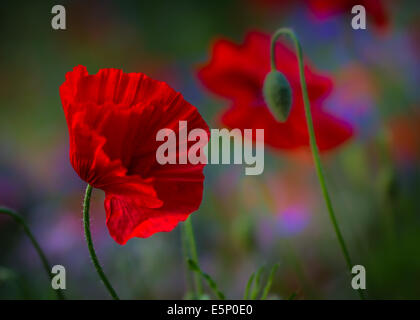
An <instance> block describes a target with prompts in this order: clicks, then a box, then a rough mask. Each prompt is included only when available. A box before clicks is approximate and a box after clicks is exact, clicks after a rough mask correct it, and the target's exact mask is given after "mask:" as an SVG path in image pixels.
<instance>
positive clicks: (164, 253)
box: [0, 0, 420, 299]
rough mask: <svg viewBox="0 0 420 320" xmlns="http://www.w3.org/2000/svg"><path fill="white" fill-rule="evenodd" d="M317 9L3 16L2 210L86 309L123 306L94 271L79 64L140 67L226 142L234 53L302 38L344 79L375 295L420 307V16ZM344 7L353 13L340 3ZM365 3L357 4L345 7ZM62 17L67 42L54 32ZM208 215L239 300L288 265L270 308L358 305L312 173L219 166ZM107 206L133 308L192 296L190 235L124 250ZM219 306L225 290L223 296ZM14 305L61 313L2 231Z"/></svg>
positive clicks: (341, 158)
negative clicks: (68, 110)
mask: <svg viewBox="0 0 420 320" xmlns="http://www.w3.org/2000/svg"><path fill="white" fill-rule="evenodd" d="M310 2H311V1H286V0H283V1H282V0H277V1H276V0H265V1H258V0H236V1H225V0H223V1H222V0H212V1H193V0H192V1H185V0H183V1H99V0H97V1H81V0H72V1H42V2H41V1H36V2H35V1H2V3H1V4H0V8H1V13H0V15H1V16H0V24H1V28H0V30H1V33H2V37H1V39H2V40H1V49H0V53H1V59H0V70H1V73H0V205H4V206H8V207H11V208H13V209H15V210H17V211H18V212H20V213H21V214H22V215H23V216H24V217H25V219H26V220H27V222H28V224H29V225H30V227H31V229H32V230H33V232H34V234H35V236H36V237H37V238H38V239H39V241H40V243H41V245H42V247H43V248H44V249H45V251H46V253H47V255H48V258H49V260H50V261H51V263H52V264H61V265H64V266H65V268H66V271H67V290H66V295H67V297H68V298H73V299H101V298H108V293H107V292H106V291H105V289H104V287H103V286H102V284H101V283H100V281H99V278H98V276H97V274H96V273H95V271H94V268H93V266H92V265H91V263H90V259H89V255H88V251H87V247H86V243H85V241H84V236H83V229H82V215H81V203H82V196H83V193H84V188H85V184H84V183H83V182H82V181H81V180H80V179H79V177H78V176H77V174H76V173H75V172H74V171H73V169H72V167H71V165H70V162H69V154H68V148H69V144H68V132H67V126H66V122H65V118H64V114H63V111H62V107H61V102H60V98H59V91H58V88H59V86H60V85H61V83H62V82H63V81H64V75H65V73H66V72H67V71H70V70H71V69H72V68H73V67H74V66H76V65H78V64H82V65H85V66H87V69H88V71H89V72H90V73H96V72H97V71H98V70H99V69H100V68H106V67H115V68H122V69H123V70H124V71H126V72H144V73H146V74H147V75H149V76H151V77H152V78H155V79H159V80H163V81H166V82H167V83H168V84H169V85H171V86H172V87H173V88H175V89H176V90H178V91H180V92H182V94H183V95H184V97H185V98H186V99H187V100H188V101H190V102H191V103H192V104H194V105H195V106H197V108H198V109H199V111H200V113H201V114H202V115H203V117H204V119H205V120H206V121H207V122H208V123H209V125H210V126H212V127H216V128H218V127H220V124H219V121H218V116H219V114H220V112H221V111H223V110H225V109H226V108H227V107H228V105H229V103H228V102H227V101H225V100H223V99H220V98H217V97H216V96H214V95H213V94H212V93H210V92H208V91H207V90H206V89H205V88H204V87H203V86H202V85H201V84H200V83H199V81H198V79H197V77H196V71H197V66H198V65H199V64H200V63H203V62H206V61H208V60H209V58H210V50H211V45H212V43H214V41H215V40H216V39H218V38H220V37H223V38H227V39H231V40H232V41H234V42H236V43H242V41H243V39H244V36H245V34H246V33H247V32H248V31H250V30H260V31H264V32H267V33H272V32H273V31H274V30H275V29H277V28H278V27H281V26H290V27H293V28H294V29H295V31H296V32H297V34H298V35H299V37H300V39H301V42H302V45H303V48H304V51H305V54H306V56H308V57H309V58H310V60H311V61H312V63H313V65H315V66H316V67H317V69H318V70H321V71H322V72H324V73H327V74H329V75H330V76H331V77H332V78H333V79H334V90H333V92H332V94H331V95H330V97H329V98H328V100H327V101H326V103H325V104H326V107H327V108H328V109H329V110H330V111H331V112H332V113H334V114H337V115H339V116H341V117H343V118H345V119H346V120H348V121H349V122H351V124H352V125H353V126H354V128H355V130H356V133H355V136H354V138H353V139H352V140H351V141H349V142H348V143H346V144H345V145H343V146H341V147H340V148H338V149H335V150H333V151H332V152H329V153H328V154H326V155H325V156H324V157H323V160H324V165H325V171H326V173H327V179H328V185H329V187H330V190H331V193H332V198H333V203H334V206H335V208H336V212H337V215H338V219H339V221H340V224H341V226H342V231H343V234H344V237H345V239H346V240H347V243H348V246H349V249H350V251H351V255H352V257H353V260H354V263H357V264H362V265H364V266H365V267H366V271H367V288H368V297H369V298H372V299H403V298H405V299H419V298H420V249H419V243H420V232H419V230H420V210H419V209H420V202H419V190H420V177H419V157H420V131H419V120H420V112H419V107H420V91H419V90H418V84H419V83H420V68H419V53H420V24H419V21H420V3H419V2H418V1H416V0H413V1H408V0H406V1H381V3H382V5H383V6H384V8H385V15H386V21H385V22H383V21H382V22H380V23H377V22H375V21H373V18H372V17H371V16H369V15H368V28H367V30H364V31H354V30H352V29H351V26H350V21H351V17H352V16H351V14H350V11H349V10H347V11H345V12H340V11H338V12H334V13H333V14H329V15H327V16H320V15H317V14H315V13H314V11H313V8H312V7H311V5H310ZM337 2H338V1H337ZM343 2H346V3H352V2H354V4H357V1H343ZM55 4H62V5H64V6H65V8H66V11H67V30H65V31H60V30H59V31H56V30H53V29H52V28H51V18H52V16H53V15H52V14H51V8H52V6H53V5H55ZM205 175H206V180H205V189H204V199H203V203H202V205H201V207H200V209H199V210H198V211H197V212H196V213H194V214H193V216H192V221H193V224H194V228H195V234H196V240H197V246H198V254H199V261H200V265H201V267H202V269H203V270H204V271H205V272H207V273H209V274H211V275H212V277H213V278H214V279H215V280H216V282H217V283H218V284H219V287H220V289H221V290H222V291H223V292H224V293H225V294H226V295H227V297H228V298H241V297H242V296H243V292H244V289H245V286H246V282H247V280H248V278H249V276H250V275H251V273H252V272H254V271H255V270H256V269H257V268H258V267H260V266H262V265H268V266H271V265H273V264H274V263H279V266H280V267H279V269H278V272H277V274H276V277H275V279H274V283H273V287H272V290H271V294H270V297H271V298H274V299H285V298H287V297H288V296H290V294H291V293H293V292H296V293H297V297H296V298H297V299H344V298H346V299H356V298H357V294H356V292H355V291H354V290H352V289H351V286H350V283H349V278H348V274H347V273H346V266H345V263H344V259H343V257H342V254H341V252H340V249H339V246H338V243H337V241H336V238H335V234H334V232H333V229H332V227H331V224H330V221H329V220H328V213H327V211H326V208H325V205H324V202H323V199H322V197H321V193H320V189H319V185H318V182H317V179H316V176H315V171H314V169H313V166H312V164H311V160H310V157H308V154H307V152H306V151H305V150H302V152H293V153H290V152H288V153H282V152H274V151H272V150H270V149H269V148H266V150H265V170H264V173H263V174H262V175H260V176H246V175H245V174H244V167H242V166H240V165H223V166H222V165H220V166H216V165H209V166H207V167H206V169H205ZM103 198H104V195H103V193H102V191H100V190H94V193H93V202H92V210H91V215H92V233H93V239H94V243H95V246H96V249H97V253H98V256H99V259H100V261H101V263H102V265H103V266H104V269H105V271H106V273H107V275H108V277H109V279H110V281H111V282H112V283H113V285H114V287H115V289H116V290H117V292H118V293H119V295H120V296H121V297H122V298H129V299H171V298H176V299H178V298H184V297H185V296H186V295H187V293H188V288H189V285H188V277H186V271H185V263H184V259H183V255H182V246H181V239H180V228H179V227H177V228H176V229H175V230H174V231H173V232H170V233H159V234H155V235H154V236H152V237H150V238H147V239H133V240H130V241H129V242H128V243H127V245H125V246H120V245H118V244H117V243H115V242H114V241H113V240H112V238H111V237H110V236H109V234H108V230H107V229H106V226H105V212H104V209H103ZM208 293H209V295H210V296H211V292H210V291H208ZM0 298H2V299H37V298H40V299H49V298H55V296H54V293H53V292H52V290H51V289H50V285H49V280H48V279H47V276H46V274H45V272H44V270H43V269H42V265H41V263H40V260H39V258H38V256H37V255H36V252H35V251H34V249H33V247H32V246H31V243H30V242H29V240H28V238H27V237H26V235H25V234H24V233H23V232H22V230H21V228H20V227H19V226H17V225H16V224H15V223H14V221H12V220H11V219H10V218H8V217H4V216H0Z"/></svg>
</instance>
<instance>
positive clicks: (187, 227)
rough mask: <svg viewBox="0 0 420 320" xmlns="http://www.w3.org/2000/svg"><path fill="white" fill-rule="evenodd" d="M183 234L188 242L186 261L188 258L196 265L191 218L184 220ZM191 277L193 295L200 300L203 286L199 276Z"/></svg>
mask: <svg viewBox="0 0 420 320" xmlns="http://www.w3.org/2000/svg"><path fill="white" fill-rule="evenodd" d="M183 232H184V237H185V239H186V240H187V242H188V252H189V253H188V252H187V255H188V257H187V259H186V260H188V259H189V258H190V259H191V260H193V261H194V262H195V263H196V264H197V265H198V255H197V247H196V244H195V239H194V231H193V227H192V223H191V217H188V219H187V220H185V222H184V226H183ZM193 276H194V284H195V295H196V298H200V297H201V296H202V295H203V286H202V283H201V278H200V275H199V274H197V273H194V275H193Z"/></svg>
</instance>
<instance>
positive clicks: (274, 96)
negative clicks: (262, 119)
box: [263, 70, 292, 122]
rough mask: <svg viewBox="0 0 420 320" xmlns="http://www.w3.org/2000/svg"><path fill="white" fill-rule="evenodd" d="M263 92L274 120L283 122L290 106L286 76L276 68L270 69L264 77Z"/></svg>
mask: <svg viewBox="0 0 420 320" xmlns="http://www.w3.org/2000/svg"><path fill="white" fill-rule="evenodd" d="M263 94H264V100H265V103H266V104H267V105H268V108H269V109H270V110H271V112H272V113H273V115H274V117H275V118H276V120H278V121H280V122H285V121H286V120H287V118H288V117H289V113H290V109H291V107H292V89H291V88H290V84H289V81H287V79H286V77H285V76H284V75H283V74H282V73H280V72H279V71H277V70H271V71H270V72H269V73H268V74H267V76H266V77H265V80H264V87H263Z"/></svg>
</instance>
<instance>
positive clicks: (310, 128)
mask: <svg viewBox="0 0 420 320" xmlns="http://www.w3.org/2000/svg"><path fill="white" fill-rule="evenodd" d="M281 35H287V36H289V37H290V38H291V39H292V41H293V43H294V45H295V48H296V54H297V59H298V65H299V76H300V85H301V87H302V97H303V104H304V107H305V116H306V122H307V126H308V133H309V144H310V146H311V151H312V155H313V158H314V162H315V169H316V173H317V176H318V180H319V184H320V185H321V190H322V194H323V196H324V199H325V203H326V206H327V209H328V213H329V216H330V220H331V223H332V225H333V228H334V231H335V234H336V236H337V239H338V242H339V244H340V247H341V251H342V252H343V255H344V259H345V260H346V264H347V267H348V269H349V272H350V275H351V270H352V267H353V264H352V262H351V258H350V254H349V251H348V250H347V246H346V243H345V241H344V238H343V235H342V234H341V231H340V227H339V225H338V222H337V218H336V216H335V213H334V209H333V206H332V203H331V198H330V195H329V192H328V189H327V185H326V183H325V177H324V172H323V169H322V164H321V158H320V156H319V150H318V145H317V143H316V138H315V131H314V125H313V121H312V113H311V106H310V102H309V97H308V89H307V85H306V79H305V72H304V64H303V53H302V47H301V45H300V42H299V41H298V39H297V37H296V34H295V33H294V31H293V30H292V29H289V28H281V29H279V30H277V31H276V32H275V34H274V35H273V38H272V40H271V67H272V68H274V69H275V68H276V63H275V55H274V53H275V42H276V40H277V38H279V37H280V36H281ZM358 293H359V296H360V298H361V299H364V294H363V291H362V290H360V289H359V290H358Z"/></svg>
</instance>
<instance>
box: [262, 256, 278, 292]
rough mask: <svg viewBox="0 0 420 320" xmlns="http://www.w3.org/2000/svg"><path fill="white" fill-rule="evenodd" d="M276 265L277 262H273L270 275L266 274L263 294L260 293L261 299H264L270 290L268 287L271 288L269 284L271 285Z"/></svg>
mask: <svg viewBox="0 0 420 320" xmlns="http://www.w3.org/2000/svg"><path fill="white" fill-rule="evenodd" d="M278 267H279V264H278V263H276V264H275V265H274V266H273V267H272V268H271V271H270V275H269V276H268V280H267V284H266V285H265V288H264V291H263V294H262V296H261V300H265V299H266V298H267V295H268V293H269V292H270V288H271V285H272V283H273V278H274V275H275V274H276V271H277V269H278Z"/></svg>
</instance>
